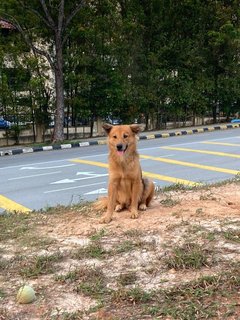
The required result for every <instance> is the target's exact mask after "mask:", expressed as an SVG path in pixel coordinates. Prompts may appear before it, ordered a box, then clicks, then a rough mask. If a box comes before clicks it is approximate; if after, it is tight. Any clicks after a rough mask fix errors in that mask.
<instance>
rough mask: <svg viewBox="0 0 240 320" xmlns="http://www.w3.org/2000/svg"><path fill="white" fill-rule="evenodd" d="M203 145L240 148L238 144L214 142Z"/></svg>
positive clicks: (206, 142)
mask: <svg viewBox="0 0 240 320" xmlns="http://www.w3.org/2000/svg"><path fill="white" fill-rule="evenodd" d="M201 143H204V144H216V145H220V146H229V147H240V144H239V143H227V142H214V141H203V142H201Z"/></svg>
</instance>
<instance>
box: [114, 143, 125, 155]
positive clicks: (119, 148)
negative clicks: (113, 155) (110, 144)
mask: <svg viewBox="0 0 240 320" xmlns="http://www.w3.org/2000/svg"><path fill="white" fill-rule="evenodd" d="M116 148H117V153H118V154H119V155H123V154H124V152H125V151H126V150H127V145H126V144H122V143H119V144H117V145H116Z"/></svg>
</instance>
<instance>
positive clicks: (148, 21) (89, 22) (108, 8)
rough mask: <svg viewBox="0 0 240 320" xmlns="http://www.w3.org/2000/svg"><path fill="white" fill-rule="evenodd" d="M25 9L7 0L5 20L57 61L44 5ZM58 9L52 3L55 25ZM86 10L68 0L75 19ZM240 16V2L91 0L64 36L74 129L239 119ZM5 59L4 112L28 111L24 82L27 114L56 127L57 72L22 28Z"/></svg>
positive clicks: (0, 101)
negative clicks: (80, 124)
mask: <svg viewBox="0 0 240 320" xmlns="http://www.w3.org/2000/svg"><path fill="white" fill-rule="evenodd" d="M22 4H23V5H19V2H17V1H15V0H11V1H7V0H3V1H1V4H0V15H1V16H3V17H5V18H7V17H9V19H10V20H12V17H14V18H15V19H17V21H18V22H19V24H20V25H22V26H24V27H26V28H27V30H28V33H29V37H30V38H31V40H32V41H36V40H37V41H39V39H41V42H42V43H43V44H44V45H46V46H47V47H48V49H49V53H50V56H51V58H52V61H53V62H54V63H55V60H54V59H55V58H56V57H54V55H53V53H54V52H55V46H56V44H55V42H54V41H55V40H54V33H53V32H51V28H49V26H48V25H47V24H46V23H43V22H44V21H43V20H42V17H44V12H43V9H42V6H41V4H40V1H38V0H34V1H32V2H31V5H29V3H28V2H27V1H23V2H22ZM58 4H59V1H51V2H49V3H48V10H49V13H50V14H51V16H52V18H53V20H54V21H57V17H58V13H59V6H58ZM76 4H77V2H75V1H74V2H69V3H65V7H64V16H65V17H68V16H69V15H70V14H71V12H72V11H73V8H74V6H75V5H76ZM239 15H240V12H239V6H238V2H237V1H228V2H226V1H223V0H221V1H217V2H216V1H207V2H204V3H203V2H202V1H200V0H197V1H193V0H184V1H163V0H160V1H156V0H149V1H139V0H137V1H136V0H129V1H116V0H103V1H100V2H93V1H91V2H90V3H89V4H87V5H85V6H83V7H82V8H81V10H79V11H78V13H77V14H76V15H75V16H74V19H73V21H72V23H71V24H69V25H68V27H67V28H66V30H64V33H63V38H64V41H65V40H66V41H65V42H64V43H63V71H64V88H61V90H62V91H64V95H65V97H64V99H65V113H67V115H68V116H71V118H72V122H73V124H75V123H77V121H78V120H79V119H87V120H91V121H94V119H95V118H96V117H98V116H100V117H103V118H105V117H107V116H108V115H109V114H112V115H116V116H118V117H120V118H122V120H123V121H124V122H131V121H134V120H135V119H137V118H142V119H145V121H147V119H148V118H150V117H151V118H152V119H153V125H154V127H155V128H159V127H161V126H163V125H164V123H165V122H166V121H169V120H171V121H183V122H185V121H187V120H190V119H191V118H195V117H196V116H201V117H202V116H204V115H209V114H212V116H213V119H214V121H216V120H217V116H218V115H219V114H220V113H224V114H226V115H231V114H234V113H235V112H237V111H239V108H240V107H239V101H240V90H239V83H240V64H239V44H240V42H239V27H240V26H239V21H240V19H239ZM14 21H15V20H14ZM64 23H66V21H64ZM32 30H34V32H32ZM6 56H7V57H8V59H10V61H11V63H12V64H13V67H14V68H18V70H19V71H18V75H17V77H16V79H15V82H14V86H13V83H12V82H11V81H10V80H11V77H10V75H8V74H7V73H6V72H5V71H4V61H5V60H6V59H5V58H6ZM20 56H21V59H19V57H20ZM0 60H1V66H0V78H1V83H2V88H3V90H2V91H1V93H0V107H1V106H2V109H3V112H4V114H9V112H10V113H11V114H13V115H14V116H15V117H18V116H19V113H20V114H21V113H23V111H22V107H21V108H20V109H21V110H20V111H19V104H20V103H19V101H18V100H17V99H16V96H17V95H18V92H19V88H20V86H21V87H22V86H23V85H24V86H25V89H24V90H26V91H27V92H28V94H27V95H28V101H29V102H28V105H27V106H26V105H25V106H24V112H25V113H28V114H29V115H30V117H32V120H33V121H34V122H37V123H41V124H45V125H47V124H48V122H49V115H50V113H55V109H56V106H55V101H54V97H55V96H56V92H55V93H54V94H52V91H54V90H56V88H53V87H51V86H49V83H50V82H49V80H50V78H49V73H50V72H51V70H52V69H53V66H52V65H49V64H48V63H47V61H46V60H44V59H40V58H39V56H38V55H37V54H36V52H35V54H34V55H33V56H31V55H29V48H27V46H26V44H25V43H24V42H23V40H22V38H21V36H20V34H19V33H18V32H16V31H13V32H8V34H7V36H4V37H1V39H0ZM24 73H26V74H28V75H30V78H28V79H27V81H23V77H24Z"/></svg>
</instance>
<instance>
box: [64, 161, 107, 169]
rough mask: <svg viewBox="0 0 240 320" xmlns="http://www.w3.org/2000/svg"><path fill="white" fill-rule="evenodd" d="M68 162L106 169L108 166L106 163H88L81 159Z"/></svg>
mask: <svg viewBox="0 0 240 320" xmlns="http://www.w3.org/2000/svg"><path fill="white" fill-rule="evenodd" d="M70 161H71V162H77V163H83V164H89V165H91V166H97V167H103V168H108V164H107V163H103V162H98V161H90V160H83V159H72V160H70Z"/></svg>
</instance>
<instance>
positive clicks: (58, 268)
mask: <svg viewBox="0 0 240 320" xmlns="http://www.w3.org/2000/svg"><path fill="white" fill-rule="evenodd" d="M99 217H100V214H99V213H97V212H95V211H94V209H93V207H92V205H91V204H83V205H79V206H74V207H72V208H61V207H59V208H56V209H52V210H49V211H48V212H37V213H34V214H31V215H29V216H25V217H23V215H21V214H18V215H6V216H4V217H0V231H1V233H0V240H1V242H0V320H25V319H26V320H35V319H36V320H38V319H39V320H40V319H47V320H48V319H51V320H53V319H59V320H64V319H68V320H69V319H70V320H74V319H83V320H85V319H86V320H88V319H91V320H92V319H105V320H109V319H112V320H113V319H240V295H239V293H240V271H239V265H240V246H239V243H240V184H239V181H234V182H231V183H226V184H222V185H219V186H211V187H208V188H207V187H205V188H202V189H195V190H194V189H193V190H179V189H177V188H176V190H174V189H173V190H171V191H165V192H162V193H161V192H160V193H159V194H158V195H157V196H156V197H155V199H154V201H153V203H152V205H151V207H150V208H148V210H147V211H146V212H144V213H141V214H140V217H139V218H138V219H136V220H133V219H130V218H129V212H127V211H124V212H120V213H115V214H114V218H113V221H112V222H111V223H109V224H107V225H106V224H99V222H98V221H99ZM22 284H28V285H31V286H32V287H33V288H34V290H35V292H36V297H37V298H36V300H35V301H34V302H33V303H31V304H19V303H17V302H16V294H17V291H18V289H19V287H20V286H21V285H22Z"/></svg>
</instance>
